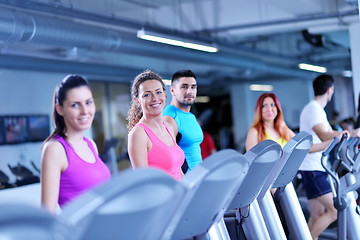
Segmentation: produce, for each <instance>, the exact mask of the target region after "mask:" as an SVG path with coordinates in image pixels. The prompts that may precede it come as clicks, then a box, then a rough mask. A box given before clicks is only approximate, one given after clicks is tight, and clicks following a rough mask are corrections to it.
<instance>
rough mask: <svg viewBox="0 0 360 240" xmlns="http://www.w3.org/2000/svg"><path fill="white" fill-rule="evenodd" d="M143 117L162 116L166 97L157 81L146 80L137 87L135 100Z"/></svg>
mask: <svg viewBox="0 0 360 240" xmlns="http://www.w3.org/2000/svg"><path fill="white" fill-rule="evenodd" d="M135 101H137V102H138V103H139V104H140V106H141V110H142V112H143V114H144V116H149V115H153V116H157V115H160V116H161V114H162V110H163V109H164V107H165V103H166V95H165V91H164V89H163V86H162V84H161V83H160V82H159V81H158V80H147V81H145V82H143V83H141V84H140V86H139V96H138V97H137V98H135Z"/></svg>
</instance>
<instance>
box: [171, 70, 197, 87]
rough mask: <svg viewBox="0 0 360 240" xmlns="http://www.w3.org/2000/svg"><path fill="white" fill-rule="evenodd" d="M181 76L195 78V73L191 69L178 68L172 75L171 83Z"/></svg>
mask: <svg viewBox="0 0 360 240" xmlns="http://www.w3.org/2000/svg"><path fill="white" fill-rule="evenodd" d="M182 77H193V78H195V80H196V75H195V73H193V71H191V70H179V71H177V72H175V73H174V74H173V75H172V78H171V84H173V83H174V82H176V81H177V80H179V79H180V78H182Z"/></svg>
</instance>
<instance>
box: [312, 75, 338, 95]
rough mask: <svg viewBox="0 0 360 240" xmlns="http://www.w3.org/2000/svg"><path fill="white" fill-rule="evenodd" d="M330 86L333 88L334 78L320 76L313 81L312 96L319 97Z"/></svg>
mask: <svg viewBox="0 0 360 240" xmlns="http://www.w3.org/2000/svg"><path fill="white" fill-rule="evenodd" d="M332 86H334V78H333V77H332V76H330V75H327V74H321V75H319V76H317V77H316V78H315V79H314V81H313V89H314V95H315V96H321V95H323V94H324V93H326V91H327V90H328V89H329V88H330V87H332Z"/></svg>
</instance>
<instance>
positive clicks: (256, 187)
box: [225, 140, 282, 239]
mask: <svg viewBox="0 0 360 240" xmlns="http://www.w3.org/2000/svg"><path fill="white" fill-rule="evenodd" d="M281 155H282V148H281V146H280V145H279V144H277V143H276V142H274V141H272V140H265V141H262V142H260V143H258V144H257V145H255V146H254V147H253V148H252V149H250V150H249V151H248V152H247V153H246V154H244V156H245V158H246V159H247V160H248V162H249V163H250V169H249V173H248V174H247V175H246V177H245V180H244V181H243V183H242V184H241V185H240V187H239V189H238V190H237V194H236V195H235V197H234V199H233V200H232V202H231V204H230V206H229V209H236V211H235V212H234V211H232V212H228V214H226V218H225V222H228V225H229V222H231V221H232V219H234V218H235V222H237V223H239V224H240V227H239V228H238V229H239V231H238V232H241V231H240V230H241V229H242V230H243V234H244V235H245V236H242V237H245V238H247V239H271V237H270V235H269V232H268V230H267V227H266V224H265V221H264V219H263V216H262V214H261V211H260V207H259V205H258V202H257V200H256V198H257V197H258V195H259V193H260V191H261V189H262V188H263V186H264V184H265V183H266V181H267V178H268V177H269V176H270V174H271V172H272V171H273V169H274V167H275V166H276V163H277V162H278V161H279V159H280V157H281ZM234 215H235V216H234ZM239 237H241V236H239Z"/></svg>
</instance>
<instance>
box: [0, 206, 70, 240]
mask: <svg viewBox="0 0 360 240" xmlns="http://www.w3.org/2000/svg"><path fill="white" fill-rule="evenodd" d="M0 213H1V214H0V239H9V240H10V239H11V240H23V239H37V240H49V239H58V240H65V239H71V232H70V228H69V226H68V224H67V223H66V222H63V221H61V220H60V219H58V218H56V217H55V216H53V215H52V214H50V213H49V212H47V211H46V210H44V209H41V208H38V207H34V206H29V205H23V204H14V203H2V204H0Z"/></svg>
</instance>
